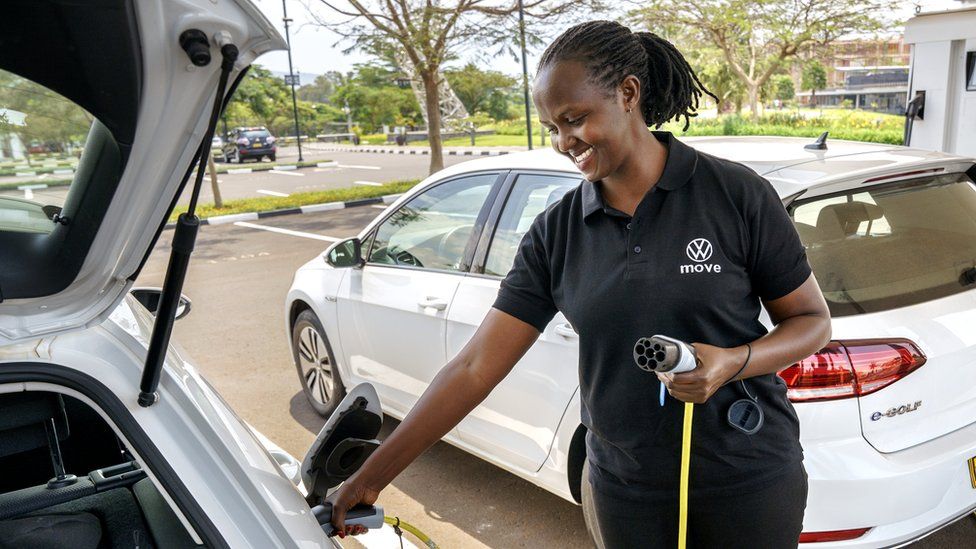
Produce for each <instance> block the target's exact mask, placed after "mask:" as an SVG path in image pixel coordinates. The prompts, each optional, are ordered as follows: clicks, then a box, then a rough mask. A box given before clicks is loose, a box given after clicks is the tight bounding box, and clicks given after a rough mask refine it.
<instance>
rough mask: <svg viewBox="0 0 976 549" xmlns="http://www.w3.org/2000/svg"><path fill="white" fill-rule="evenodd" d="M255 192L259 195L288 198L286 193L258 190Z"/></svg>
mask: <svg viewBox="0 0 976 549" xmlns="http://www.w3.org/2000/svg"><path fill="white" fill-rule="evenodd" d="M256 192H259V193H261V194H268V195H271V196H288V193H279V192H278V191H266V190H264V189H258V190H257V191H256Z"/></svg>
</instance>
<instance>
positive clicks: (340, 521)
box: [328, 475, 380, 538]
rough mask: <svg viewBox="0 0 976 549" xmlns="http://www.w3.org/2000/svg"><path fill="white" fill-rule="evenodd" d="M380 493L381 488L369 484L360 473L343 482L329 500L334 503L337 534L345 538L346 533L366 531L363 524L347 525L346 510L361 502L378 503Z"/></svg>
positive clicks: (333, 524) (333, 523) (364, 503)
mask: <svg viewBox="0 0 976 549" xmlns="http://www.w3.org/2000/svg"><path fill="white" fill-rule="evenodd" d="M379 495H380V491H379V490H377V489H374V488H370V487H369V486H367V484H366V483H365V482H364V481H363V480H360V479H359V478H358V475H353V476H352V477H351V478H349V479H348V480H346V481H345V482H343V483H342V486H340V487H339V489H338V490H336V491H335V492H333V493H332V494H331V495H330V496H329V497H328V501H329V502H331V503H332V527H333V528H334V529H335V532H336V535H338V536H339V537H340V538H343V537H346V534H351V535H354V536H355V535H358V534H362V533H365V532H366V528H364V527H362V526H359V525H353V526H346V524H345V521H346V511H348V510H349V509H352V508H353V507H355V506H356V505H359V504H363V505H372V504H374V503H376V499H377V498H378V497H379Z"/></svg>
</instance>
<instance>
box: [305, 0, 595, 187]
mask: <svg viewBox="0 0 976 549" xmlns="http://www.w3.org/2000/svg"><path fill="white" fill-rule="evenodd" d="M319 1H320V2H321V3H322V4H323V5H324V6H326V7H327V8H329V9H330V10H331V11H332V12H334V13H338V14H340V15H343V16H346V17H348V18H349V19H348V20H344V21H341V22H330V21H327V20H326V19H325V18H323V17H320V16H318V15H316V13H315V12H314V11H313V12H312V17H313V18H314V19H315V20H316V22H317V23H318V24H320V25H323V26H326V27H328V28H330V29H332V30H333V31H335V32H337V33H338V34H340V35H341V36H344V37H346V38H347V39H351V40H353V46H352V47H359V48H365V49H367V50H375V49H376V48H377V47H384V46H389V45H390V44H392V45H394V46H395V47H396V48H399V50H400V52H401V53H402V54H403V55H405V56H406V57H407V58H408V59H409V60H410V63H411V64H412V65H413V67H414V69H415V70H416V73H417V74H416V76H417V77H418V78H419V79H420V81H421V83H422V84H423V89H424V102H425V110H426V112H427V133H428V139H429V141H430V173H434V172H436V171H438V170H440V169H442V168H443V167H444V156H443V150H442V145H441V115H440V104H441V98H440V91H439V89H438V86H439V84H440V79H441V67H442V66H443V64H444V62H445V61H448V60H449V59H450V58H451V57H452V55H453V53H454V50H455V49H456V48H457V47H459V46H461V45H462V44H465V43H470V42H471V41H472V40H476V39H480V40H485V41H488V42H492V43H497V42H498V37H499V36H510V35H511V34H512V33H514V32H515V29H514V28H507V27H503V26H502V25H500V24H498V22H499V21H500V20H502V19H503V18H506V17H508V16H511V15H512V14H513V13H517V11H518V6H519V4H518V3H516V2H511V1H508V2H506V4H499V3H498V2H495V3H491V2H490V1H489V0H382V1H381V0H345V2H342V4H341V5H340V3H339V1H338V0H319ZM598 3H599V0H525V2H524V11H525V15H526V17H530V18H536V19H541V18H551V17H557V16H565V15H568V14H574V13H579V12H581V11H583V10H588V9H592V8H594V7H600V6H599V5H598Z"/></svg>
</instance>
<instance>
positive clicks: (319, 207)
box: [165, 193, 402, 229]
mask: <svg viewBox="0 0 976 549" xmlns="http://www.w3.org/2000/svg"><path fill="white" fill-rule="evenodd" d="M401 196H402V193H401V194H387V195H383V196H376V197H373V198H360V199H358V200H350V201H348V202H326V203H324V204H309V205H308V206H299V207H297V208H285V209H283V210H268V211H264V212H246V213H239V214H229V215H217V216H214V217H208V218H207V219H201V220H200V224H201V225H225V224H227V223H235V222H237V221H254V220H255V219H266V218H268V217H279V216H282V215H295V214H307V213H315V212H325V211H329V210H344V209H346V208H355V207H357V206H370V205H373V204H392V203H393V202H394V201H395V200H396V199H397V198H400V197H401ZM165 228H166V229H173V228H176V223H175V222H172V223H167V224H166V227H165Z"/></svg>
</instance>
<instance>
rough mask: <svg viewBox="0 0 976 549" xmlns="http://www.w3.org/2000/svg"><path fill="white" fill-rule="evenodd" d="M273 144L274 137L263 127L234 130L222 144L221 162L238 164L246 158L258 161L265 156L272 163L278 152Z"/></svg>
mask: <svg viewBox="0 0 976 549" xmlns="http://www.w3.org/2000/svg"><path fill="white" fill-rule="evenodd" d="M275 142H276V139H275V137H274V136H273V135H271V132H269V131H268V129H267V128H265V127H259V128H234V129H233V130H231V132H230V134H228V135H227V141H226V142H224V146H223V149H222V150H223V158H222V160H223V161H224V162H237V163H238V164H240V163H243V162H244V160H245V159H247V158H254V159H257V160H258V161H260V160H261V158H262V157H265V156H267V157H268V159H269V160H271V161H272V162H274V161H275V157H276V154H277V152H278V146H277V145H275Z"/></svg>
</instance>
